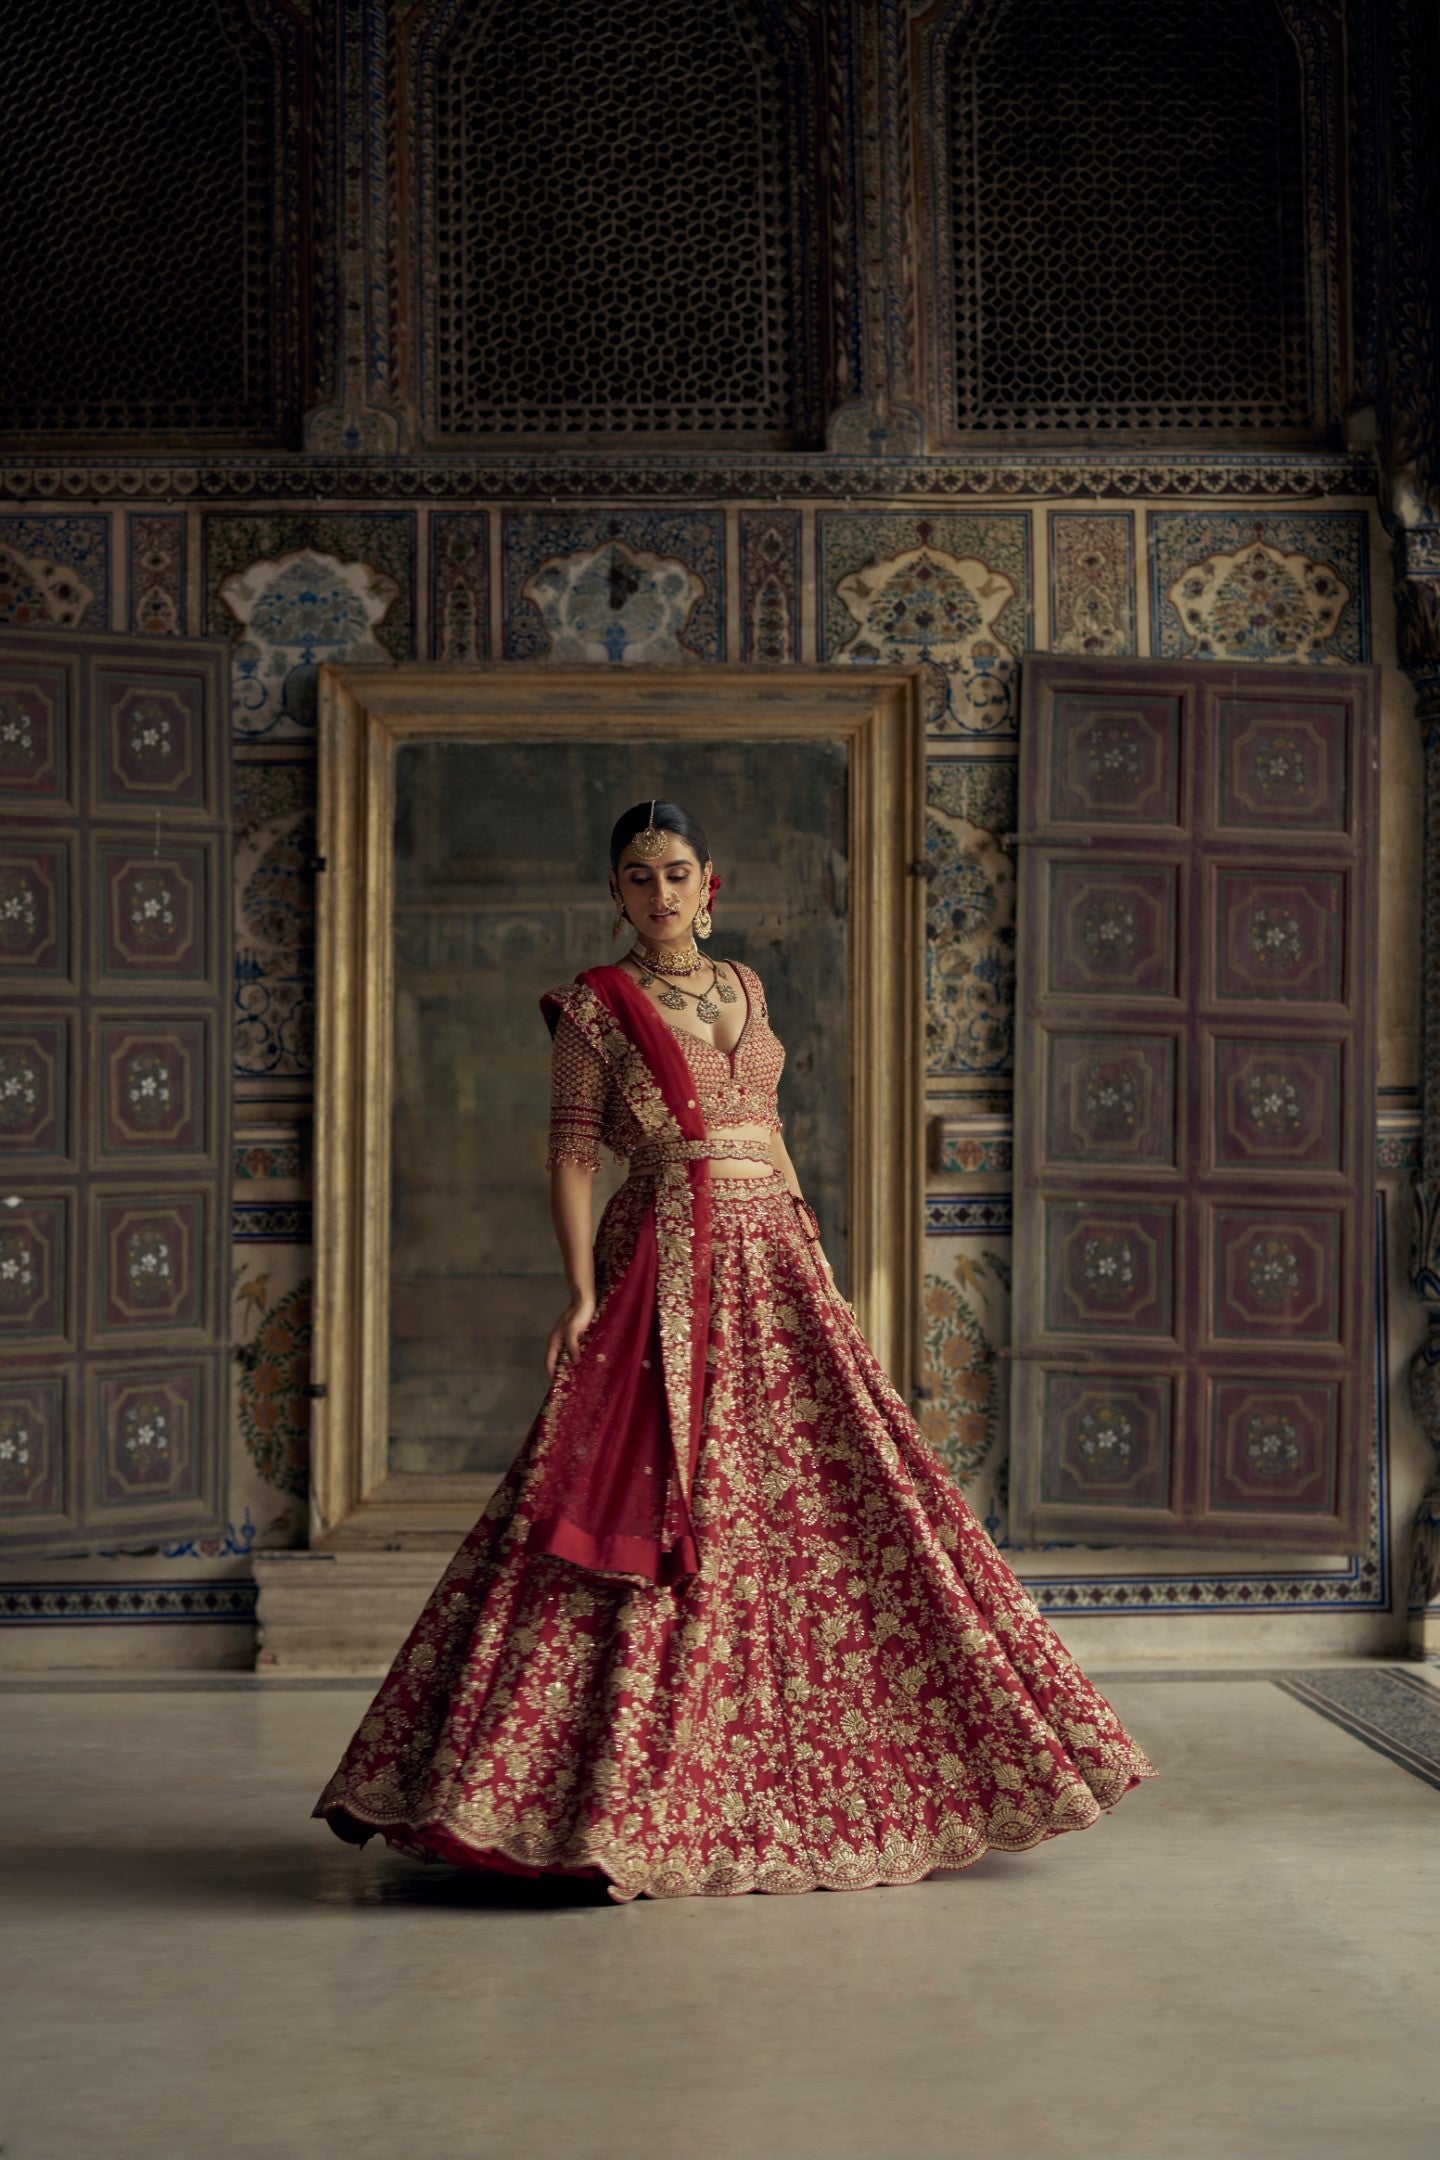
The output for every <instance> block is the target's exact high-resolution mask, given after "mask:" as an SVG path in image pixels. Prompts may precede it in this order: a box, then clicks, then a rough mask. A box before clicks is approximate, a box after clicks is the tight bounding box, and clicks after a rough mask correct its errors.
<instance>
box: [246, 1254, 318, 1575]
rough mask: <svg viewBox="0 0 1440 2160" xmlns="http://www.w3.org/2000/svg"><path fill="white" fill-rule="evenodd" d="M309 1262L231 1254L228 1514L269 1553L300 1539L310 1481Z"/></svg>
mask: <svg viewBox="0 0 1440 2160" xmlns="http://www.w3.org/2000/svg"><path fill="white" fill-rule="evenodd" d="M310 1269H311V1261H310V1253H309V1251H308V1250H307V1249H306V1248H305V1247H303V1246H294V1245H284V1244H280V1245H274V1246H270V1247H260V1248H258V1249H257V1248H254V1247H247V1248H246V1249H245V1251H244V1254H243V1257H242V1255H241V1254H240V1253H238V1252H237V1254H236V1266H235V1272H234V1278H233V1283H232V1295H233V1298H234V1314H235V1317H234V1336H235V1345H236V1350H235V1378H234V1382H233V1385H232V1396H231V1423H232V1429H233V1430H234V1432H235V1433H236V1435H237V1436H238V1440H239V1447H238V1448H237V1449H236V1462H235V1470H234V1483H235V1489H234V1491H233V1493H232V1496H231V1504H232V1509H235V1510H238V1509H239V1508H241V1507H243V1509H244V1511H245V1514H246V1516H247V1518H248V1517H249V1516H250V1515H251V1514H253V1515H254V1517H255V1519H256V1521H257V1523H258V1525H259V1530H258V1535H257V1543H258V1544H259V1545H260V1546H261V1547H262V1548H268V1549H270V1550H272V1551H274V1550H277V1549H281V1548H284V1547H286V1546H290V1545H300V1544H303V1543H304V1538H305V1499H306V1492H307V1489H308V1483H309V1474H310V1397H309V1394H308V1392H307V1390H308V1388H309V1385H310V1339H311V1273H310Z"/></svg>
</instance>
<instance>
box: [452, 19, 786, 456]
mask: <svg viewBox="0 0 1440 2160" xmlns="http://www.w3.org/2000/svg"><path fill="white" fill-rule="evenodd" d="M787 42H788V41H787V38H786V36H785V33H784V28H783V25H781V26H778V30H777V25H776V24H775V23H774V22H772V21H769V20H767V11H766V10H765V8H764V7H763V6H752V5H748V4H744V0H741V4H738V5H737V4H733V0H671V4H669V5H667V6H665V7H663V8H662V7H657V6H655V5H654V4H653V0H604V4H598V0H595V4H571V5H568V6H565V7H555V8H537V7H535V6H534V5H532V4H531V0H494V4H493V5H489V6H479V5H472V6H470V7H468V8H466V9H464V10H463V11H461V13H460V15H459V18H458V21H457V22H456V25H455V27H454V29H453V30H452V31H451V32H450V33H449V35H448V36H447V37H446V38H445V40H444V42H443V44H441V45H440V46H439V47H438V49H437V51H436V53H435V56H434V60H433V69H432V73H431V81H432V83H433V92H432V95H433V134H432V140H433V167H432V177H431V187H430V195H431V202H432V205H433V219H434V235H433V247H434V253H433V296H434V297H433V306H432V309H431V311H430V317H429V324H428V331H429V339H430V350H429V351H428V353H427V355H426V359H425V375H426V380H427V391H428V394H427V403H428V404H429V407H430V414H431V427H432V430H433V431H434V432H435V433H438V434H439V435H441V436H451V437H453V436H474V435H502V436H506V435H508V436H522V437H524V436H530V437H534V436H554V435H588V434H606V435H612V436H613V435H645V434H658V435H666V436H673V435H713V434H717V433H719V434H726V435H741V434H761V435H767V436H775V435H780V436H789V435H794V434H796V433H804V432H805V431H806V430H807V429H808V428H810V427H811V426H812V425H813V424H814V416H813V414H812V412H811V411H810V410H809V409H808V408H809V405H810V402H811V400H810V396H809V393H808V391H807V388H806V381H805V378H806V373H807V368H806V354H805V351H804V344H805V307H806V302H805V293H804V290H803V286H804V280H803V277H802V276H801V275H800V273H799V270H798V267H797V262H798V248H797V238H798V236H797V231H796V224H797V219H796V206H795V194H796V191H797V186H798V185H799V182H800V176H801V174H802V173H803V170H804V168H805V165H806V161H807V159H809V158H813V155H814V152H813V146H811V147H810V148H808V149H807V148H806V147H805V146H804V145H803V144H802V142H801V141H800V140H798V139H797V137H798V135H799V132H800V131H799V128H798V126H797V121H798V118H799V115H798V112H797V100H796V96H795V94H794V88H795V86H794V84H793V83H792V82H790V81H788V80H787V74H788V72H789V69H790V66H791V57H790V56H788V55H787V51H786V47H787ZM797 318H798V320H797Z"/></svg>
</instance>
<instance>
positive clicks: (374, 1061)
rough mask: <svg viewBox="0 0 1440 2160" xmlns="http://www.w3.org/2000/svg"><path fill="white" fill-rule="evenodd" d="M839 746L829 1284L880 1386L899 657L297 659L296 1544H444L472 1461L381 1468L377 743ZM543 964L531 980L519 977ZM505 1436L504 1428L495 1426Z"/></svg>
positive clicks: (903, 997) (912, 1336)
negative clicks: (620, 661)
mask: <svg viewBox="0 0 1440 2160" xmlns="http://www.w3.org/2000/svg"><path fill="white" fill-rule="evenodd" d="M691 734H693V735H694V736H696V737H697V738H703V739H704V740H706V741H710V742H718V741H726V742H729V743H732V744H734V743H748V742H751V741H753V742H755V743H756V744H757V745H761V744H765V743H772V742H773V743H779V742H786V741H803V740H805V739H814V738H822V739H827V740H829V741H830V742H838V743H841V744H843V745H844V746H845V751H846V758H847V764H846V771H847V790H846V793H847V801H848V818H849V835H848V839H849V865H850V879H849V906H848V911H847V927H848V939H849V966H850V983H851V1011H850V1016H849V1018H850V1027H849V1034H850V1044H851V1052H850V1058H851V1069H850V1074H849V1081H850V1089H849V1106H850V1114H849V1194H850V1225H851V1230H850V1236H851V1289H852V1296H853V1303H854V1307H855V1312H856V1316H857V1318H858V1320H859V1322H860V1325H861V1327H862V1329H863V1330H864V1332H865V1335H866V1337H867V1339H868V1340H869V1342H870V1343H871V1345H872V1346H873V1348H874V1349H875V1351H876V1353H877V1355H878V1356H879V1358H880V1359H881V1361H882V1363H883V1364H884V1365H885V1368H886V1370H887V1371H888V1372H889V1374H890V1376H891V1378H892V1379H893V1380H894V1382H895V1384H896V1386H897V1387H898V1388H899V1389H900V1390H901V1392H902V1393H905V1394H909V1393H910V1392H911V1391H912V1389H913V1386H914V1383H915V1379H916V1375H917V1362H916V1358H917V1331H918V1318H919V1276H920V1262H921V1250H920V1242H919V1240H920V1229H921V1208H922V1194H921V1175H922V1163H921V1157H922V1136H923V1099H922V1061H921V1028H922V1014H923V996H922V991H923V985H922V973H921V971H922V964H923V951H924V943H923V938H924V914H923V910H924V891H925V886H924V880H923V877H922V876H921V875H920V874H919V862H918V858H919V856H920V852H921V839H922V830H921V819H922V814H923V801H924V785H923V782H924V773H923V749H924V736H923V722H922V716H921V701H920V683H919V671H918V670H913V669H889V668H854V669H845V668H824V669H822V668H812V667H800V666H791V667H785V668H776V669H763V668H754V667H727V666H719V667H707V668H704V669H699V668H697V669H694V670H693V671H692V670H690V669H683V670H681V669H645V668H639V667H636V668H614V667H612V668H584V667H546V668H544V669H543V670H541V669H536V668H516V667H513V666H503V665H496V664H479V665H475V666H468V665H467V666H458V667H443V668H441V667H427V666H423V665H414V666H410V665H406V666H399V667H393V668H388V667H387V668H381V667H325V668H322V670H321V673H320V691H319V761H320V813H319V832H320V837H319V856H320V860H321V864H322V866H323V867H322V871H321V874H320V876H319V879H318V955H317V967H318V981H317V994H316V1005H317V1027H318V1041H317V1087H316V1104H315V1111H316V1128H315V1338H314V1359H313V1372H314V1396H315V1400H314V1413H313V1420H312V1432H311V1488H310V1489H311V1525H310V1531H311V1545H312V1548H324V1547H327V1546H328V1547H331V1548H336V1547H346V1546H359V1547H369V1548H371V1549H375V1548H393V1549H403V1548H406V1547H410V1546H426V1545H434V1546H442V1545H453V1544H454V1543H455V1542H456V1540H457V1539H458V1538H459V1537H460V1536H461V1535H462V1534H463V1533H464V1531H465V1530H466V1529H468V1528H469V1526H470V1525H471V1523H472V1522H473V1521H474V1519H475V1517H476V1516H477V1515H478V1514H479V1513H480V1512H481V1510H482V1508H483V1506H484V1504H485V1501H486V1499H487V1498H488V1496H489V1493H490V1491H491V1490H492V1489H493V1486H494V1484H495V1482H496V1480H495V1478H494V1476H490V1475H484V1474H479V1473H472V1474H467V1475H455V1476H445V1475H438V1474H437V1475H424V1476H419V1475H414V1474H411V1475H398V1474H395V1473H392V1472H391V1470H390V1468H389V1462H388V1455H387V1437H386V1436H387V1406H388V1389H389V1368H388V1349H389V1239H388V1228H387V1225H388V1212H389V1210H388V1202H389V1194H390V1177H391V1165H390V1127H391V1105H392V1071H391V1065H392V1011H393V1006H392V974H393V960H392V936H391V927H392V919H393V893H394V848H393V830H394V806H395V778H396V757H397V753H398V751H399V749H400V748H401V746H402V745H404V744H406V743H414V742H449V743H465V742H506V741H511V742H526V743H534V742H539V741H559V742H566V741H587V740H597V739H605V740H609V741H612V742H614V741H625V742H636V741H644V740H646V739H651V740H654V739H661V740H667V739H668V740H674V739H677V738H683V737H686V736H688V735H691ZM545 987H546V985H544V984H537V985H536V990H537V994H538V992H539V990H541V989H543V988H545ZM522 1437H523V1435H522V1434H520V1433H517V1434H516V1443H517V1446H518V1444H519V1442H520V1440H521V1438H522Z"/></svg>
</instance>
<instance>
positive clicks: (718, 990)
mask: <svg viewBox="0 0 1440 2160" xmlns="http://www.w3.org/2000/svg"><path fill="white" fill-rule="evenodd" d="M641 967H642V969H643V970H644V972H643V973H642V974H641V977H640V987H641V989H642V990H649V989H651V988H652V987H653V985H654V984H655V983H657V982H659V981H661V980H662V978H661V977H660V976H658V975H657V974H655V973H654V971H653V970H652V969H648V968H645V966H644V962H643V961H642V962H641ZM710 969H711V974H710V981H709V983H708V984H707V986H706V988H705V989H703V990H682V989H681V988H680V986H679V984H678V983H673V982H669V981H666V983H665V987H664V989H663V990H662V991H661V992H660V995H659V998H658V999H657V1000H656V1002H657V1003H658V1004H661V1005H663V1006H664V1007H665V1009H666V1011H667V1012H684V1010H685V1004H686V1000H687V999H690V1000H693V1002H694V1006H695V1017H696V1019H697V1020H703V1021H704V1022H705V1024H706V1026H707V1027H708V1026H709V1025H710V1024H711V1022H712V1021H715V1020H718V1019H719V1018H720V1005H733V1004H734V1003H735V1000H736V998H737V996H738V994H739V993H738V992H737V991H735V990H732V988H731V987H730V985H729V983H727V982H723V981H722V980H721V976H720V970H719V968H718V967H717V966H716V964H715V962H714V961H713V960H712V961H711V963H710ZM717 997H718V998H719V1000H720V1005H717V1004H716V1003H715V999H716V998H717Z"/></svg>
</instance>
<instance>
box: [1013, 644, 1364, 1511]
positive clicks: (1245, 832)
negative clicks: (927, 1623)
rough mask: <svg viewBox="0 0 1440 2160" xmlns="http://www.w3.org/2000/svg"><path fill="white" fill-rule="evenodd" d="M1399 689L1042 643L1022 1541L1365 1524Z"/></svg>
mask: <svg viewBox="0 0 1440 2160" xmlns="http://www.w3.org/2000/svg"><path fill="white" fill-rule="evenodd" d="M1375 697H1376V693H1375V681H1374V674H1373V671H1372V670H1370V669H1364V668H1355V669H1339V668H1337V669H1329V668H1326V669H1323V670H1322V669H1316V668H1299V667H1296V668H1281V667H1269V666H1263V667H1245V668H1228V667H1220V666H1215V665H1209V664H1202V665H1194V666H1187V665H1182V664H1177V663H1168V662H1150V661H1124V660H1121V661H1086V660H1052V659H1036V660H1031V661H1029V662H1028V663H1027V666H1026V681H1025V707H1024V720H1023V730H1022V756H1021V807H1020V838H1021V883H1020V898H1019V913H1018V923H1019V951H1018V976H1019V980H1018V987H1017V1013H1018V1019H1019V1026H1018V1030H1017V1036H1018V1039H1017V1058H1016V1068H1017V1072H1016V1129H1015V1180H1016V1225H1015V1250H1016V1273H1015V1315H1014V1331H1015V1340H1014V1350H1013V1356H1014V1360H1015V1384H1014V1388H1013V1390H1012V1404H1013V1416H1012V1438H1011V1506H1012V1511H1013V1514H1014V1519H1015V1521H1016V1523H1017V1526H1018V1528H1019V1531H1020V1534H1021V1535H1022V1536H1023V1537H1027V1538H1035V1539H1041V1538H1051V1537H1070V1538H1080V1539H1088V1538H1091V1537H1093V1538H1095V1539H1097V1540H1105V1541H1107V1542H1111V1543H1113V1542H1115V1541H1116V1540H1117V1539H1118V1540H1121V1541H1126V1540H1128V1541H1129V1542H1131V1543H1141V1544H1154V1543H1164V1542H1167V1541H1168V1542H1172V1543H1179V1542H1184V1543H1187V1544H1204V1543H1217V1544H1218V1543H1227V1542H1228V1543H1256V1542H1260V1541H1263V1542H1265V1543H1266V1544H1277V1543H1278V1544H1289V1545H1292V1546H1296V1547H1301V1546H1304V1547H1309V1548H1311V1549H1312V1550H1331V1551H1333V1550H1336V1549H1347V1548H1351V1547H1353V1546H1354V1545H1355V1544H1356V1543H1357V1542H1358V1540H1359V1537H1360V1535H1361V1528H1362V1523H1361V1516H1362V1510H1363V1507H1364V1505H1365V1500H1366V1495H1365V1492H1364V1489H1363V1471H1364V1464H1365V1460H1366V1453H1367V1441H1368V1437H1369V1423H1370V1418H1371V1415H1372V1381H1371V1369H1370V1358H1371V1355H1372V1348H1373V1345H1372V1326H1373V1322H1372V1312H1371V1306H1372V1299H1371V1286H1370V1283H1369V1279H1368V1268H1369V1256H1370V1236H1369V1226H1370V1221H1371V1189H1372V1183H1373V1163H1372V1158H1373V1152H1374V1151H1373V1148H1372V1147H1371V1146H1370V1145H1369V1137H1370V1136H1369V1130H1368V1121H1369V1117H1370V1111H1371V1096H1372V1092H1373V1060H1374V1044H1373V1034H1374V977H1375V970H1374V959H1373V948H1374V919H1373V854H1374V822H1373V804H1374V799H1375V741H1376V703H1375Z"/></svg>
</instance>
